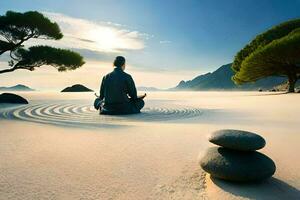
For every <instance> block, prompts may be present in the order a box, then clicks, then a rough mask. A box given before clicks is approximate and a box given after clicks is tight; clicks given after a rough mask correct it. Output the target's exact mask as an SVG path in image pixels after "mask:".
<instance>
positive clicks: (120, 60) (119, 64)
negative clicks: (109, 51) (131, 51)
mask: <svg viewBox="0 0 300 200" xmlns="http://www.w3.org/2000/svg"><path fill="white" fill-rule="evenodd" d="M124 64H125V58H124V57H123V56H117V57H116V58H115V61H114V66H116V67H122V66H123V65H124Z"/></svg>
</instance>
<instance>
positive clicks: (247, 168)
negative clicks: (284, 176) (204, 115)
mask: <svg viewBox="0 0 300 200" xmlns="http://www.w3.org/2000/svg"><path fill="white" fill-rule="evenodd" d="M209 141H210V142H211V143H213V144H216V145H219V146H220V147H211V148H209V149H208V151H207V152H206V154H205V155H204V156H203V158H202V159H201V160H200V166H201V167H202V169H203V170H204V171H206V172H207V173H209V174H210V175H211V176H212V177H215V178H219V179H224V180H227V181H240V182H250V181H259V180H263V179H266V178H269V177H271V176H272V175H273V174H274V173H275V170H276V166H275V163H274V162H273V161H272V160H271V159H270V158H269V157H267V156H266V155H264V154H262V153H260V152H257V151H256V150H259V149H262V148H263V147H264V146H265V144H266V142H265V140H264V138H263V137H261V136H259V135H257V134H255V133H251V132H247V131H241V130H230V129H227V130H220V131H216V132H214V133H213V134H212V135H211V137H210V138H209Z"/></svg>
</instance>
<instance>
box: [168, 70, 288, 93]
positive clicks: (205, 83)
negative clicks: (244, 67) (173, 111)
mask: <svg viewBox="0 0 300 200" xmlns="http://www.w3.org/2000/svg"><path fill="white" fill-rule="evenodd" d="M233 75H234V72H233V71H232V69H231V64H227V65H223V66H221V67H220V68H219V69H217V70H216V71H214V72H209V73H206V74H203V75H200V76H197V77H196V78H194V79H193V80H189V81H181V82H180V83H179V84H178V85H177V86H176V87H175V88H172V90H259V89H262V90H269V89H272V88H274V87H275V86H278V85H280V84H282V83H284V82H285V81H286V78H284V77H267V78H264V79H261V80H258V81H256V82H254V83H247V84H243V85H239V86H237V85H235V84H234V83H233V81H232V80H231V77H232V76H233Z"/></svg>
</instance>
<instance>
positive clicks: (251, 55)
mask: <svg viewBox="0 0 300 200" xmlns="http://www.w3.org/2000/svg"><path fill="white" fill-rule="evenodd" d="M232 68H233V70H234V71H235V75H234V76H233V81H234V82H235V83H237V84H242V83H246V82H254V81H256V80H258V79H261V78H264V77H267V76H287V77H288V80H289V85H290V87H289V91H290V92H293V91H294V86H295V83H296V81H297V79H298V78H299V75H300V19H295V20H291V21H288V22H285V23H282V24H280V25H278V26H275V27H273V28H271V29H270V30H268V31H266V32H264V33H262V34H260V35H258V36H257V37H256V38H255V39H254V40H252V41H251V42H250V44H248V45H246V46H245V47H244V48H243V49H242V50H241V51H240V52H238V53H237V55H236V57H235V60H234V63H233V67H232Z"/></svg>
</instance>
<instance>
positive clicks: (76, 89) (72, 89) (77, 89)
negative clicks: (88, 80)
mask: <svg viewBox="0 0 300 200" xmlns="http://www.w3.org/2000/svg"><path fill="white" fill-rule="evenodd" d="M61 92H93V90H91V89H89V88H87V87H85V86H84V85H81V84H76V85H72V86H71V87H67V88H65V89H63V90H62V91H61Z"/></svg>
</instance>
